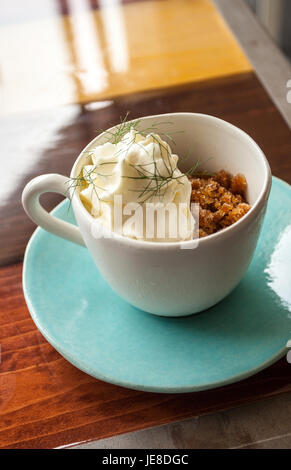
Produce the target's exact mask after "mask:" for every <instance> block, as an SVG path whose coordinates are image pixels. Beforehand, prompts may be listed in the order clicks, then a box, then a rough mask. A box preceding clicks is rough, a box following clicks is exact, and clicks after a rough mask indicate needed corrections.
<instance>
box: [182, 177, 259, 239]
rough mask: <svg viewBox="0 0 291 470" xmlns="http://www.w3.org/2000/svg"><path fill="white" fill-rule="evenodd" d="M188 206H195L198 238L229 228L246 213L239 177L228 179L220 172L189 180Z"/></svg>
mask: <svg viewBox="0 0 291 470" xmlns="http://www.w3.org/2000/svg"><path fill="white" fill-rule="evenodd" d="M189 180H190V182H191V185H192V193H191V202H195V203H198V204H199V238H202V237H206V236H207V235H211V234H212V233H216V232H218V231H219V230H221V229H223V228H226V227H229V226H230V225H232V224H234V223H235V222H237V221H238V220H239V219H240V218H241V217H242V216H244V215H245V214H246V213H247V212H248V211H249V209H250V207H251V206H250V205H249V204H248V203H247V202H246V199H245V194H246V187H247V182H246V178H245V176H244V175H242V174H237V175H235V176H232V175H231V174H230V173H228V172H227V171H225V170H220V171H219V172H217V173H215V174H214V175H211V176H205V175H203V174H202V175H201V176H191V177H189Z"/></svg>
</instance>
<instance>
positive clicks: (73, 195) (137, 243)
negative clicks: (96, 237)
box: [69, 112, 272, 249]
mask: <svg viewBox="0 0 291 470" xmlns="http://www.w3.org/2000/svg"><path fill="white" fill-rule="evenodd" d="M181 115H183V116H186V117H187V116H189V117H190V116H196V117H197V118H201V119H206V120H211V121H212V122H215V123H217V125H218V126H224V127H225V128H227V129H229V130H230V131H231V132H232V133H235V134H236V137H240V138H242V139H244V140H247V141H248V142H249V143H250V144H251V146H252V147H253V148H254V150H256V152H254V153H256V156H257V158H259V159H260V160H261V162H262V163H263V166H264V169H265V174H264V181H263V185H262V189H261V192H260V194H259V196H258V197H257V199H256V201H255V203H254V204H253V205H252V206H251V208H250V210H249V211H248V212H247V214H245V215H244V216H243V217H242V218H241V219H239V220H237V221H236V222H234V223H233V224H232V225H230V226H228V227H226V228H224V229H222V230H220V231H218V232H215V233H212V234H210V235H207V236H206V237H203V238H194V239H192V240H181V241H178V242H154V241H147V240H142V239H141V240H140V239H135V238H130V237H126V236H124V235H120V234H117V233H115V232H114V231H113V230H109V229H107V230H108V233H112V234H113V236H112V237H111V238H112V239H113V240H115V241H119V242H120V243H123V244H126V245H129V246H132V247H135V248H138V247H139V248H151V249H169V248H172V249H176V248H180V249H181V248H182V247H183V248H185V249H187V248H192V246H191V245H193V243H194V244H197V243H198V244H199V246H200V244H202V245H204V244H206V243H208V244H209V243H211V242H215V241H216V240H217V239H222V238H223V237H224V238H228V237H229V236H231V235H232V234H234V233H237V232H238V231H239V230H240V229H242V228H244V227H245V226H246V225H247V224H250V223H251V222H252V220H254V219H255V218H256V216H257V214H258V213H259V212H260V210H261V209H262V207H263V206H264V204H265V203H266V202H267V199H268V196H269V193H270V189H271V184H272V178H271V176H272V175H271V169H270V166H269V163H268V160H267V158H266V156H265V154H264V152H263V151H262V149H261V148H260V147H259V145H258V144H257V143H256V142H255V141H254V139H253V138H252V137H251V136H250V135H248V134H247V133H246V132H245V131H243V130H242V129H240V128H239V127H237V126H235V125H234V124H231V123H230V122H228V121H225V120H224V119H221V118H218V117H216V116H212V115H209V114H203V113H188V112H185V113H183V112H179V113H165V114H154V115H151V116H143V117H140V118H136V119H132V120H130V121H127V122H128V123H130V122H134V121H136V120H137V119H138V120H146V119H151V118H158V117H159V118H161V117H173V116H181ZM118 125H119V124H116V125H115V126H112V127H110V128H109V129H107V130H106V131H103V132H101V133H100V134H99V135H97V136H96V137H94V139H92V140H91V141H90V142H89V143H88V144H87V145H86V147H85V148H84V149H82V151H81V152H80V154H79V155H78V157H77V159H76V160H75V163H74V165H73V167H72V170H71V174H70V177H71V178H72V177H74V175H75V171H76V168H77V166H78V165H79V163H80V161H81V160H82V158H83V157H84V153H85V151H86V150H87V149H88V148H89V147H91V146H92V144H93V143H94V142H95V141H96V140H98V139H100V138H101V137H102V136H104V135H105V133H106V132H108V131H111V130H113V129H115V128H116V127H117V126H118ZM69 192H70V199H71V201H72V203H73V207H74V210H76V209H77V210H80V211H81V212H82V214H83V215H84V216H85V217H86V218H87V219H88V220H90V221H92V220H93V221H95V222H96V221H97V219H95V218H94V217H93V216H92V215H91V214H90V213H89V212H88V211H87V209H86V208H85V206H84V204H83V203H82V201H81V199H80V197H79V194H77V192H76V191H74V190H73V189H72V188H70V190H69Z"/></svg>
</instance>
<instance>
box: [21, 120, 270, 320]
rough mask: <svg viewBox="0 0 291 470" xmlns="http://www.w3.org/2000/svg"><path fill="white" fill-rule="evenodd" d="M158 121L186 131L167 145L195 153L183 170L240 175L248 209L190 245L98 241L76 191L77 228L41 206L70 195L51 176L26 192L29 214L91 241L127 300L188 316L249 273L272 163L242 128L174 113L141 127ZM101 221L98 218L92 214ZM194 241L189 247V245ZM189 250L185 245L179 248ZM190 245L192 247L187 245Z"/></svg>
mask: <svg viewBox="0 0 291 470" xmlns="http://www.w3.org/2000/svg"><path fill="white" fill-rule="evenodd" d="M156 122H158V123H159V131H158V132H166V133H167V132H169V126H171V127H170V130H175V131H183V132H181V133H177V134H176V135H175V142H176V143H175V144H173V143H172V142H169V143H170V146H171V148H172V151H173V153H176V154H178V155H179V156H180V157H182V156H183V155H186V153H187V152H189V149H190V150H191V157H189V158H188V159H187V160H186V161H185V162H184V166H186V165H187V167H186V168H183V164H182V167H181V168H180V169H181V170H182V171H183V170H184V171H185V170H187V168H191V167H192V165H193V164H194V163H195V161H197V158H199V159H200V161H201V164H202V166H203V162H205V165H204V166H205V167H206V168H207V169H208V170H210V171H212V172H215V171H218V170H220V169H224V170H226V171H229V172H230V173H232V174H236V173H242V174H244V175H245V177H246V179H247V183H248V189H247V200H248V202H249V203H250V204H251V206H252V207H251V209H250V211H249V212H248V213H247V214H246V215H245V216H244V217H243V218H242V219H240V220H239V221H238V222H236V223H235V224H233V225H231V226H230V227H228V228H226V229H224V230H222V231H221V232H217V233H215V234H213V235H209V236H208V237H205V238H202V239H200V240H198V246H197V247H196V248H192V249H191V246H193V242H191V241H186V242H180V243H155V242H150V241H141V240H134V239H130V238H126V237H122V236H118V237H112V238H104V237H103V238H97V239H96V238H95V237H94V233H93V232H92V222H93V218H92V216H91V215H90V214H89V213H88V212H87V210H86V209H85V207H84V206H83V204H82V202H81V200H80V198H79V194H78V192H77V191H75V192H73V191H72V190H71V194H70V197H71V199H72V206H73V210H74V214H75V217H76V221H77V224H78V227H75V226H73V225H71V224H68V223H66V222H64V221H61V220H58V219H56V218H55V217H53V216H52V215H50V214H49V213H47V212H46V211H45V210H44V209H43V208H42V207H41V205H40V203H39V197H40V195H41V194H43V193H45V192H57V193H60V194H63V195H68V185H67V183H68V177H65V176H61V175H57V174H50V175H42V176H39V177H37V178H35V179H33V180H32V181H30V182H29V183H28V184H27V186H26V187H25V189H24V191H23V206H24V209H25V210H26V212H27V214H28V215H29V217H31V219H32V220H34V222H35V223H36V224H38V225H40V226H41V227H43V228H44V229H46V230H48V231H50V232H52V233H54V234H56V235H59V236H61V237H64V238H67V239H68V240H70V241H73V242H75V243H79V244H82V245H86V246H87V247H88V249H89V251H90V253H91V255H92V257H93V258H94V260H95V262H96V265H97V266H98V268H99V270H100V272H101V274H102V275H103V277H104V279H105V280H106V281H107V282H108V284H109V285H110V286H111V287H112V289H113V290H114V291H115V292H117V293H118V294H119V295H120V296H121V297H122V298H123V299H125V300H126V301H128V302H129V303H130V304H132V305H134V306H136V307H138V308H140V309H142V310H145V311H147V312H150V313H153V314H157V315H163V316H184V315H190V314H193V313H198V312H200V311H202V310H205V309H207V308H209V307H211V306H213V305H215V304H216V303H217V302H219V301H220V300H222V299H223V298H224V297H225V296H227V295H228V294H229V293H230V292H231V291H232V290H233V289H234V287H235V286H236V285H237V284H238V283H239V281H240V280H241V278H242V277H243V275H244V274H245V272H246V270H247V268H248V266H249V263H250V261H251V258H252V256H253V253H254V250H255V247H256V244H257V240H258V236H259V233H260V229H261V225H262V221H263V218H264V214H265V210H266V205H267V200H268V196H269V192H270V187H271V173H270V168H269V165H268V162H267V160H266V158H265V156H264V154H263V152H262V151H261V149H260V148H259V147H258V145H257V144H256V143H255V142H254V141H253V139H252V138H251V137H249V136H248V135H247V134H246V133H245V132H243V131H242V130H240V129H238V128H237V127H235V126H233V125H231V124H229V123H227V122H225V121H223V120H221V119H218V118H215V117H212V116H207V115H203V114H193V113H173V114H164V115H158V116H149V117H145V118H142V120H141V123H140V129H141V130H143V129H146V128H149V127H150V126H151V125H152V124H153V123H156ZM106 140H108V134H104V133H103V134H100V135H99V136H98V137H96V138H95V139H94V140H93V141H92V142H90V143H89V144H88V145H87V147H86V148H85V149H84V150H83V151H82V152H81V154H80V155H79V157H78V158H77V160H76V162H75V164H74V166H73V169H72V172H71V177H72V178H74V177H76V176H77V175H78V174H79V173H80V170H81V168H82V167H83V165H84V164H85V163H88V162H87V159H88V152H87V151H88V150H89V149H90V148H91V147H94V146H96V145H97V144H103V143H104V142H105V141H106ZM94 221H95V223H96V219H94ZM191 244H192V245H191ZM181 248H184V249H181ZM186 248H189V249H186Z"/></svg>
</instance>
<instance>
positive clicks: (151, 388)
mask: <svg viewBox="0 0 291 470" xmlns="http://www.w3.org/2000/svg"><path fill="white" fill-rule="evenodd" d="M272 178H273V179H275V180H276V181H277V182H278V184H280V185H281V186H285V187H287V188H288V190H290V188H291V185H290V184H289V183H287V182H286V181H284V180H282V179H280V178H278V177H276V176H273V177H272ZM65 204H67V199H65V200H63V201H61V202H60V203H59V204H58V205H57V206H56V207H55V208H54V209H53V210H52V211H51V212H50V213H51V214H52V215H54V213H55V212H57V211H58V209H59V208H60V207H62V206H63V205H65ZM41 231H44V229H42V228H41V227H37V228H36V230H35V231H34V232H33V234H32V235H31V237H30V239H29V241H28V243H27V246H26V249H25V254H24V260H23V270H22V287H23V293H24V298H25V302H26V305H27V307H28V310H29V313H30V315H31V318H32V320H33V322H34V323H35V325H36V327H37V328H38V330H39V331H40V333H41V334H42V335H43V336H44V338H45V339H46V340H47V341H48V342H49V343H50V344H51V346H53V347H54V349H56V351H57V352H58V353H59V354H60V355H61V356H63V357H64V358H65V359H66V360H68V361H69V362H70V363H71V364H72V365H73V366H75V367H77V368H78V369H80V370H81V371H83V372H85V373H86V374H88V375H90V376H92V377H94V378H96V379H98V380H102V381H104V382H107V383H111V384H113V385H117V386H121V387H125V388H129V389H132V390H138V391H145V392H153V393H169V394H171V393H192V392H199V391H204V390H212V389H216V388H220V387H224V386H226V385H230V384H232V383H236V382H239V381H241V380H244V379H247V378H248V377H251V376H253V375H255V374H257V373H258V372H260V371H262V370H264V369H266V368H267V367H269V366H271V365H272V364H274V363H275V362H277V361H278V360H279V359H281V358H282V357H284V356H285V355H286V354H287V352H288V350H289V348H288V347H287V345H286V346H284V347H283V348H282V349H280V350H279V351H278V352H277V353H276V354H275V355H273V356H271V357H270V358H269V359H268V360H267V361H265V362H263V363H262V364H260V365H259V366H257V367H254V368H252V369H249V370H248V371H246V372H242V373H239V374H236V375H233V376H231V377H228V378H227V379H225V380H219V381H214V382H209V383H207V384H205V385H188V386H178V387H177V386H173V387H171V386H165V387H163V386H155V385H146V384H145V385H142V384H136V383H131V382H127V381H125V380H115V379H114V377H111V376H107V375H104V374H98V373H96V371H95V370H92V368H90V367H88V365H86V364H84V363H83V361H82V360H79V359H76V358H75V357H73V356H72V355H71V354H70V352H69V351H67V350H66V348H64V347H63V346H61V347H60V346H59V345H58V342H57V341H55V339H54V338H53V337H52V336H50V334H49V333H48V332H47V331H46V328H43V327H42V325H41V324H40V322H39V320H38V315H37V312H36V311H35V309H34V307H33V305H32V301H31V299H30V296H29V292H28V286H27V285H26V278H27V275H26V273H27V270H28V259H29V256H30V252H31V250H32V249H33V244H34V241H35V239H36V237H37V236H38V234H39V232H41ZM68 243H72V242H70V241H68ZM81 248H82V247H81ZM83 249H85V247H84V248H83ZM202 313H203V312H202ZM148 315H151V314H150V313H148Z"/></svg>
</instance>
